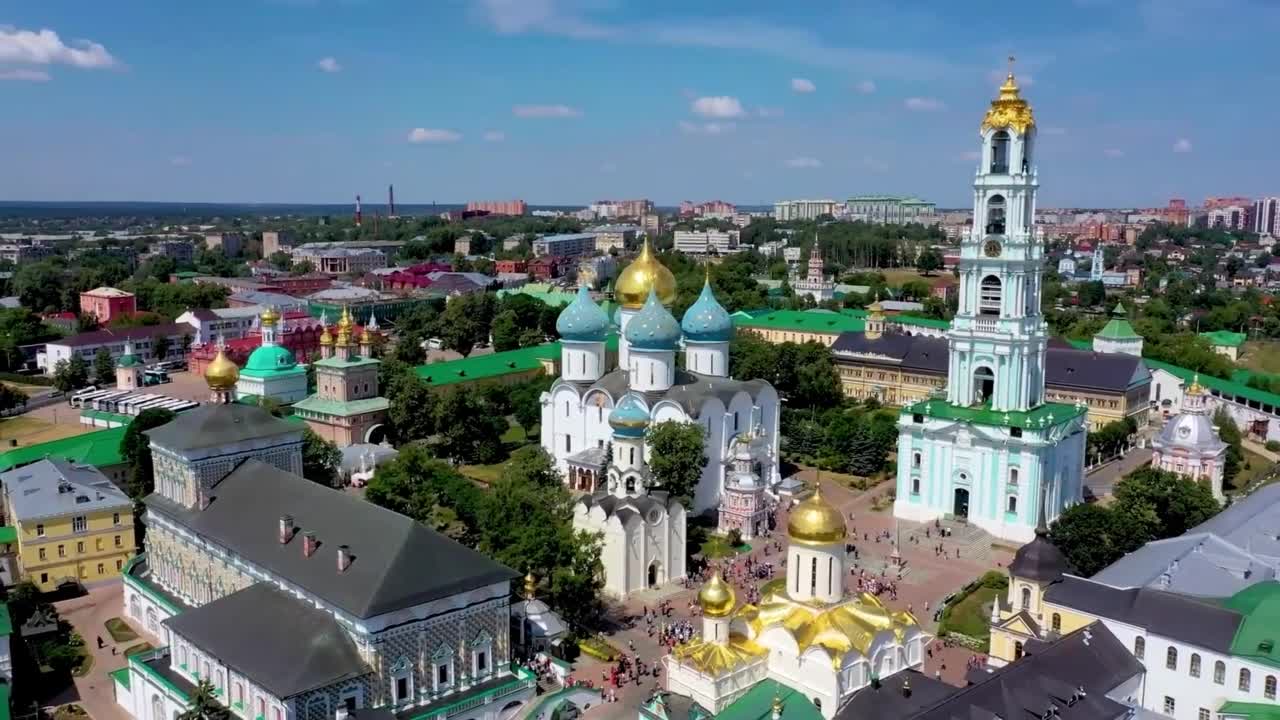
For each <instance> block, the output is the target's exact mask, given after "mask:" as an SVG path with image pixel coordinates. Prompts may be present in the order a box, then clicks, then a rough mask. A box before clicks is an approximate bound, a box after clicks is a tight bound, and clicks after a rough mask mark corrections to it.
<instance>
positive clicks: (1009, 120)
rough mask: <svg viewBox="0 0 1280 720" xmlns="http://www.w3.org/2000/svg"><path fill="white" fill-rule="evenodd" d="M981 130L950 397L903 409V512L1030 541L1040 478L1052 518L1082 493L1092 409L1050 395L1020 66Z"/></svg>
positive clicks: (1034, 180) (1029, 129)
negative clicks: (953, 519) (957, 521)
mask: <svg viewBox="0 0 1280 720" xmlns="http://www.w3.org/2000/svg"><path fill="white" fill-rule="evenodd" d="M981 135H982V154H981V160H980V163H981V164H980V166H979V168H978V171H977V173H976V175H975V178H974V222H973V228H972V229H971V230H970V232H969V233H968V234H967V235H966V236H965V238H964V239H963V241H962V243H961V251H960V262H959V271H960V307H959V311H958V312H957V314H956V317H955V320H954V321H953V322H952V327H951V330H950V332H949V333H948V346H949V362H948V372H947V388H946V397H941V396H940V397H936V398H930V399H925V400H922V401H920V402H917V403H915V404H913V405H909V406H907V407H905V408H903V410H902V414H901V416H900V418H899V428H900V435H899V440H898V458H899V460H898V478H897V499H896V501H895V503H894V514H895V515H896V516H897V517H899V518H903V519H906V520H913V521H919V522H925V521H930V520H934V519H936V518H940V517H957V518H965V519H967V520H968V521H969V522H970V523H973V524H975V525H977V526H979V527H981V528H982V529H984V530H986V531H987V532H989V533H991V534H992V535H994V536H996V537H999V538H1001V539H1004V540H1009V541H1013V542H1020V543H1021V542H1028V541H1030V540H1031V539H1032V538H1033V537H1034V536H1035V527H1036V521H1037V508H1036V504H1037V503H1036V499H1037V498H1038V497H1039V496H1040V493H1041V490H1042V488H1043V491H1044V493H1045V496H1046V511H1047V513H1048V519H1049V520H1050V521H1052V520H1053V519H1055V518H1056V517H1057V516H1058V514H1059V513H1060V512H1061V511H1062V510H1064V509H1065V508H1066V507H1068V506H1070V505H1072V504H1074V503H1077V502H1080V501H1081V500H1082V499H1083V495H1082V493H1083V473H1084V449H1085V416H1086V408H1084V407H1082V406H1074V405H1065V404H1055V403H1046V402H1045V352H1046V347H1047V343H1048V331H1047V328H1046V325H1045V322H1044V318H1043V317H1042V316H1041V313H1040V291H1041V272H1042V267H1043V265H1044V256H1043V252H1044V247H1043V244H1042V243H1041V242H1040V241H1039V240H1038V239H1037V236H1036V234H1035V233H1034V231H1033V227H1032V226H1033V222H1034V218H1035V207H1036V205H1035V198H1036V191H1037V189H1038V187H1039V180H1038V174H1037V171H1036V169H1035V167H1034V166H1033V165H1032V157H1033V152H1034V148H1035V121H1034V118H1033V116H1032V111H1031V106H1030V105H1029V104H1028V103H1027V102H1026V100H1024V99H1023V98H1022V97H1021V95H1020V92H1019V89H1018V86H1017V84H1016V83H1015V82H1014V79H1013V75H1012V74H1010V75H1009V77H1008V79H1007V80H1006V82H1005V83H1004V85H1002V86H1001V88H1000V96H999V97H998V98H997V99H996V100H994V101H992V103H991V108H990V110H989V111H988V112H987V114H986V117H985V119H984V120H983V123H982V127H981Z"/></svg>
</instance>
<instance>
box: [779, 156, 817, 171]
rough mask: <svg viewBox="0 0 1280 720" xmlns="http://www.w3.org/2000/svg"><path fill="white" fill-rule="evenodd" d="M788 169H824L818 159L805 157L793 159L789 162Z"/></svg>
mask: <svg viewBox="0 0 1280 720" xmlns="http://www.w3.org/2000/svg"><path fill="white" fill-rule="evenodd" d="M787 167H789V168H820V167H822V161H821V160H819V159H817V158H811V157H804V156H800V157H793V158H791V159H790V160H788V161H787Z"/></svg>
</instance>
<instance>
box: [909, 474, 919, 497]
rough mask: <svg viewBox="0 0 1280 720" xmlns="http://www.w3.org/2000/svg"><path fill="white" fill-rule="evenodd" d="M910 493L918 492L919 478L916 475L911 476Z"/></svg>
mask: <svg viewBox="0 0 1280 720" xmlns="http://www.w3.org/2000/svg"><path fill="white" fill-rule="evenodd" d="M911 494H912V495H919V494H920V478H918V477H913V478H911Z"/></svg>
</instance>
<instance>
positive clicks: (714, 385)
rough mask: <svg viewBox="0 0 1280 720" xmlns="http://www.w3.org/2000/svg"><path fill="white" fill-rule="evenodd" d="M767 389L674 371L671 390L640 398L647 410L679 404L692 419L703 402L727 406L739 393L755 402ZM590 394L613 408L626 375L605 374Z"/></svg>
mask: <svg viewBox="0 0 1280 720" xmlns="http://www.w3.org/2000/svg"><path fill="white" fill-rule="evenodd" d="M561 383H569V381H567V380H556V382H555V385H557V386H558V385H560V384H561ZM570 384H574V383H570ZM767 387H769V383H767V382H765V381H764V380H734V379H732V378H722V377H714V376H711V375H699V374H697V373H691V372H688V371H686V370H676V377H675V382H674V383H673V384H672V386H671V389H669V390H667V391H666V392H648V393H640V394H641V395H643V396H644V398H645V399H646V401H647V403H648V405H649V407H650V408H652V407H653V404H654V403H656V402H659V401H662V400H668V401H671V402H674V403H678V404H679V405H680V407H681V408H682V409H683V410H684V411H685V412H686V413H688V414H689V415H690V416H691V417H696V416H697V414H698V413H699V412H700V411H701V410H702V403H703V401H704V400H706V399H707V398H710V397H715V398H718V399H719V400H720V402H722V403H724V405H725V406H728V405H729V402H730V401H731V400H733V396H735V395H737V394H738V393H740V392H745V393H746V394H748V395H750V396H751V397H752V398H757V397H759V395H760V393H761V392H762V391H763V390H764V389H765V388H767ZM591 390H603V391H604V392H605V393H607V394H608V395H609V397H610V398H611V399H612V400H613V402H614V404H615V405H616V404H617V403H618V401H619V400H621V399H622V396H623V395H625V394H627V373H626V372H625V371H624V370H621V369H615V370H612V371H610V372H608V373H605V375H604V376H603V377H601V378H600V379H599V380H597V381H596V382H594V383H592V385H591V387H590V388H589V389H588V390H587V391H586V392H589V391H591ZM586 392H584V393H583V395H585V394H586Z"/></svg>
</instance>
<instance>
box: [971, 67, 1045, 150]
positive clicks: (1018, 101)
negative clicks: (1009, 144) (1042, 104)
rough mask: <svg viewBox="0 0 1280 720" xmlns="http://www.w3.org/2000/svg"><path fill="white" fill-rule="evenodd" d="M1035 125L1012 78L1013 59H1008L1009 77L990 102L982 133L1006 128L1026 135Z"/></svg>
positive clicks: (1028, 108)
mask: <svg viewBox="0 0 1280 720" xmlns="http://www.w3.org/2000/svg"><path fill="white" fill-rule="evenodd" d="M1035 124H1036V120H1035V116H1034V115H1033V114H1032V112H1031V103H1028V102H1027V101H1026V100H1025V99H1024V98H1023V97H1022V92H1021V90H1020V89H1019V88H1018V82H1017V80H1014V78H1013V58H1012V57H1010V58H1009V75H1008V76H1007V77H1005V80H1004V84H1003V85H1001V86H1000V95H999V96H998V97H997V98H996V99H995V100H992V101H991V107H990V108H989V109H988V110H987V114H986V116H985V117H983V118H982V132H986V131H988V130H991V129H997V128H1008V129H1010V130H1013V131H1014V132H1016V133H1018V134H1019V135H1025V134H1027V129H1028V128H1031V127H1034V126H1035Z"/></svg>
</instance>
